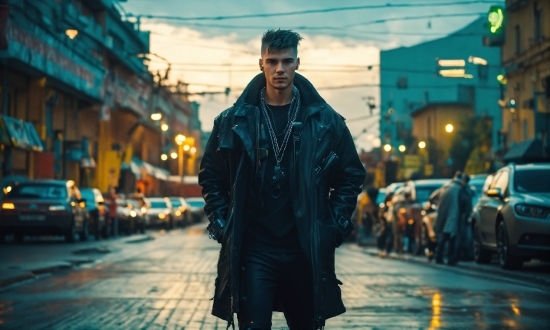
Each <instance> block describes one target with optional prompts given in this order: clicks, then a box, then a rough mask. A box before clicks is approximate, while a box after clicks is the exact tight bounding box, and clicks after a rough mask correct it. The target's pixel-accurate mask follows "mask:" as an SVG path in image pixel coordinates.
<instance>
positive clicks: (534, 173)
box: [514, 169, 550, 193]
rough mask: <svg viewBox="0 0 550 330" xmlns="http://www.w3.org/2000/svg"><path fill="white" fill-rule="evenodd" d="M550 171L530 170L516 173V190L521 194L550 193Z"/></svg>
mask: <svg viewBox="0 0 550 330" xmlns="http://www.w3.org/2000/svg"><path fill="white" fill-rule="evenodd" d="M548 182H550V170H548V169H530V170H519V171H516V172H515V173H514V189H515V190H516V191H517V192H520V193H549V192H550V185H549V184H548Z"/></svg>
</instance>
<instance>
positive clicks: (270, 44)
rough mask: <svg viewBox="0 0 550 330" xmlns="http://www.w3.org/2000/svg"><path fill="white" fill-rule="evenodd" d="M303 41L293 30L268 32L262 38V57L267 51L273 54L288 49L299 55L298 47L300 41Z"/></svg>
mask: <svg viewBox="0 0 550 330" xmlns="http://www.w3.org/2000/svg"><path fill="white" fill-rule="evenodd" d="M303 39H304V38H302V36H300V35H299V34H298V33H296V32H294V31H292V30H281V29H278V30H267V32H266V33H264V36H263V37H262V49H261V52H262V53H261V54H260V55H263V54H264V52H265V50H266V49H267V52H268V53H272V52H273V51H276V50H281V49H287V48H292V49H293V50H294V52H295V53H296V54H298V45H299V44H300V40H303Z"/></svg>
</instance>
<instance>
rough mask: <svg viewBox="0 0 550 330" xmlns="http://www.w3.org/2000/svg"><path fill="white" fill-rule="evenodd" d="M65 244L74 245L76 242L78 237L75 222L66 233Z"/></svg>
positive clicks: (72, 222)
mask: <svg viewBox="0 0 550 330" xmlns="http://www.w3.org/2000/svg"><path fill="white" fill-rule="evenodd" d="M64 236H65V242H67V243H73V242H74V241H75V239H74V237H75V236H76V227H75V225H74V221H71V225H70V226H69V228H68V229H67V231H66V232H65V235H64Z"/></svg>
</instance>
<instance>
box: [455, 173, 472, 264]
mask: <svg viewBox="0 0 550 330" xmlns="http://www.w3.org/2000/svg"><path fill="white" fill-rule="evenodd" d="M469 182H470V176H469V175H468V174H466V173H464V174H463V175H462V190H461V192H460V206H459V207H460V225H459V235H458V238H457V239H458V240H457V245H458V252H457V253H458V255H459V256H460V255H461V253H462V254H463V256H464V259H466V260H473V258H474V251H473V244H472V239H473V237H472V228H471V222H470V216H471V215H472V210H473V204H472V200H473V198H474V193H473V191H472V189H471V188H470V185H469Z"/></svg>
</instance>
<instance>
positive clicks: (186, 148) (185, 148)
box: [183, 144, 191, 151]
mask: <svg viewBox="0 0 550 330" xmlns="http://www.w3.org/2000/svg"><path fill="white" fill-rule="evenodd" d="M189 149H191V147H190V146H189V145H188V144H186V145H184V146H183V150H185V151H189Z"/></svg>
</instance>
